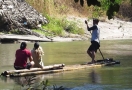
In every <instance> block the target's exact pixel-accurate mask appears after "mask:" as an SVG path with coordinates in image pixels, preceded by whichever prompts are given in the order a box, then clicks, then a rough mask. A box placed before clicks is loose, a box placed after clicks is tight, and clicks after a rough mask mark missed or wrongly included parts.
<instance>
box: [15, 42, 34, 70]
mask: <svg viewBox="0 0 132 90" xmlns="http://www.w3.org/2000/svg"><path fill="white" fill-rule="evenodd" d="M26 46H27V45H26V43H25V42H22V43H21V45H20V49H18V50H17V51H16V54H15V57H16V59H15V62H14V68H15V69H25V68H27V66H28V65H27V60H28V58H29V60H30V62H31V64H30V66H28V67H29V68H30V67H31V66H33V64H34V62H33V60H32V56H31V52H30V50H28V49H26Z"/></svg>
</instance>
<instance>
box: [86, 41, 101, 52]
mask: <svg viewBox="0 0 132 90" xmlns="http://www.w3.org/2000/svg"><path fill="white" fill-rule="evenodd" d="M99 47H100V45H99V43H98V42H96V41H91V45H90V46H89V48H88V50H89V51H95V52H97V50H98V49H99Z"/></svg>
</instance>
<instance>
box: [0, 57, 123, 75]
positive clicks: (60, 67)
mask: <svg viewBox="0 0 132 90" xmlns="http://www.w3.org/2000/svg"><path fill="white" fill-rule="evenodd" d="M115 64H120V62H117V61H104V60H98V61H97V63H95V64H86V63H84V64H77V65H67V66H65V64H55V65H49V66H44V68H43V69H41V68H31V69H30V70H29V69H22V70H9V71H4V72H2V73H1V75H2V76H6V77H21V76H31V75H40V74H49V73H58V72H64V71H72V70H78V69H85V68H90V67H102V66H110V65H115Z"/></svg>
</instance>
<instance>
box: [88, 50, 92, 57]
mask: <svg viewBox="0 0 132 90" xmlns="http://www.w3.org/2000/svg"><path fill="white" fill-rule="evenodd" d="M87 54H88V55H89V56H90V57H91V58H92V52H91V51H89V50H88V51H87Z"/></svg>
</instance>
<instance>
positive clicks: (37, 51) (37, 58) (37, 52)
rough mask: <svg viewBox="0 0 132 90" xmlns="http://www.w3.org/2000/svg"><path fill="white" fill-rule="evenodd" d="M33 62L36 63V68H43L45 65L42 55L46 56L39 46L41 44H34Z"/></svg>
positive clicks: (32, 51)
mask: <svg viewBox="0 0 132 90" xmlns="http://www.w3.org/2000/svg"><path fill="white" fill-rule="evenodd" d="M31 53H32V56H33V61H34V63H35V64H34V67H38V68H43V67H44V64H43V61H42V55H44V52H43V49H42V47H40V46H39V44H38V43H37V42H36V43H34V48H33V49H32V50H31Z"/></svg>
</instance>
